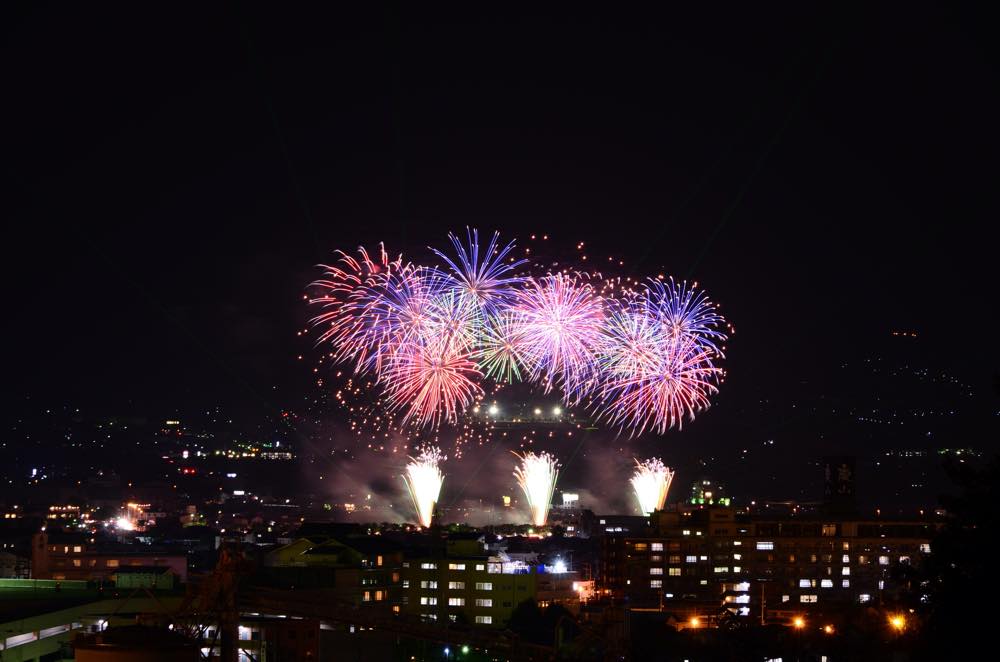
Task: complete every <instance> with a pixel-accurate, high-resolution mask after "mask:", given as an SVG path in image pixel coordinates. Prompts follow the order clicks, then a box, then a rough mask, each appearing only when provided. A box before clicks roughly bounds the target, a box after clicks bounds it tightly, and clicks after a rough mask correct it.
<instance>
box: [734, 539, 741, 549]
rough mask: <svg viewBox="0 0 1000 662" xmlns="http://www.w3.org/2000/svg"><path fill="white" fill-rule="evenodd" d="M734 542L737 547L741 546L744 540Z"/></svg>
mask: <svg viewBox="0 0 1000 662" xmlns="http://www.w3.org/2000/svg"><path fill="white" fill-rule="evenodd" d="M733 544H734V545H736V546H737V547H739V546H740V545H742V544H743V541H742V540H734V541H733Z"/></svg>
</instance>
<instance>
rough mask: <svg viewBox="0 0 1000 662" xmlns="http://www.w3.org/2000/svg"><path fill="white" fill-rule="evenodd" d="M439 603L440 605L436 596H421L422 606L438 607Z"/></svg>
mask: <svg viewBox="0 0 1000 662" xmlns="http://www.w3.org/2000/svg"><path fill="white" fill-rule="evenodd" d="M437 603H438V599H437V598H435V597H434V596H431V595H421V596H420V604H422V605H436V604H437Z"/></svg>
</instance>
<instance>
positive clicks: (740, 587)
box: [733, 582, 750, 592]
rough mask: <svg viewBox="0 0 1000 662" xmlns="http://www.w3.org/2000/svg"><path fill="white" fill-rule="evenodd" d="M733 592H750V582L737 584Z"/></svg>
mask: <svg viewBox="0 0 1000 662" xmlns="http://www.w3.org/2000/svg"><path fill="white" fill-rule="evenodd" d="M733 590H734V591H744V592H746V591H749V590H750V582H740V583H739V584H736V585H735V586H733Z"/></svg>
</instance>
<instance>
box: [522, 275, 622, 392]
mask: <svg viewBox="0 0 1000 662" xmlns="http://www.w3.org/2000/svg"><path fill="white" fill-rule="evenodd" d="M515 311H516V313H517V314H518V315H519V318H520V324H519V326H520V331H521V335H520V337H519V339H518V344H519V345H520V346H521V351H522V352H523V354H524V356H525V357H526V358H527V362H528V365H529V369H530V374H531V377H532V379H533V380H535V381H540V382H541V383H542V384H543V385H544V389H545V392H546V393H547V392H549V391H550V390H551V389H552V386H553V385H554V384H558V385H559V386H561V387H562V390H563V396H564V398H565V399H566V401H567V402H568V403H572V404H575V403H578V402H579V401H580V400H581V399H582V398H583V397H584V396H585V395H586V393H587V387H588V386H589V385H591V383H592V381H593V377H594V375H595V369H596V363H595V360H594V356H595V354H596V348H597V346H598V345H599V343H600V333H601V324H602V322H603V319H604V311H603V308H602V305H601V298H600V297H599V296H598V295H597V294H596V293H595V292H594V289H593V287H591V285H590V284H589V283H585V282H581V281H580V280H578V279H577V278H575V277H573V276H570V275H567V274H562V273H558V274H555V275H552V276H545V277H544V278H540V279H537V280H535V279H533V280H531V281H530V282H529V283H528V284H527V285H526V287H525V288H524V289H522V290H519V291H518V293H517V301H516V303H515Z"/></svg>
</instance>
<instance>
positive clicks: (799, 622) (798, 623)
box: [792, 616, 806, 630]
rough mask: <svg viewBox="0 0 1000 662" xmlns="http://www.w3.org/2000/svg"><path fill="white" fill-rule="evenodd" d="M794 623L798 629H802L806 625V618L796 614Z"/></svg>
mask: <svg viewBox="0 0 1000 662" xmlns="http://www.w3.org/2000/svg"><path fill="white" fill-rule="evenodd" d="M792 625H793V626H794V627H795V629H796V630H801V629H802V628H804V627H805V626H806V619H804V618H802V617H801V616H796V617H795V618H794V619H793V620H792Z"/></svg>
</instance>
